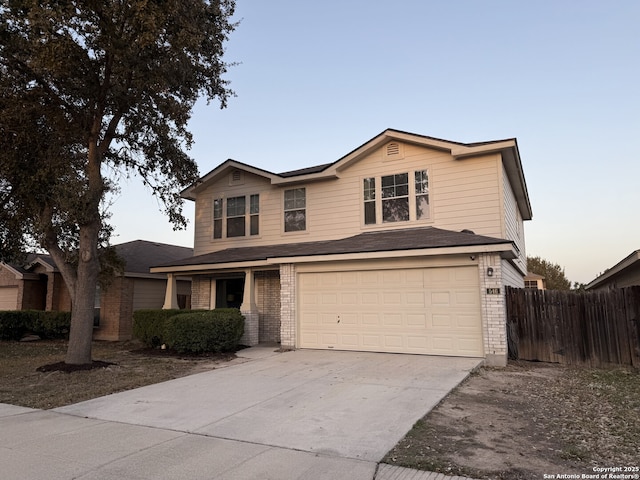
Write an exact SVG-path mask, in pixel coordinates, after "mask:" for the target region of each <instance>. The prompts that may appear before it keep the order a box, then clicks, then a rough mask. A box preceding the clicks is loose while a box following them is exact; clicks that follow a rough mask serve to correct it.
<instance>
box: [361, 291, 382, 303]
mask: <svg viewBox="0 0 640 480" xmlns="http://www.w3.org/2000/svg"><path fill="white" fill-rule="evenodd" d="M360 298H361V299H362V305H378V303H380V295H378V293H377V292H373V293H369V292H363V293H362V295H361V297H360Z"/></svg>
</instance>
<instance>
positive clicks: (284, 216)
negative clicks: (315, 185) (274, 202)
mask: <svg viewBox="0 0 640 480" xmlns="http://www.w3.org/2000/svg"><path fill="white" fill-rule="evenodd" d="M300 190H302V192H304V197H296V196H295V192H296V191H300ZM288 192H294V197H293V199H287V193H288ZM300 198H302V199H303V201H304V202H303V203H304V205H302V206H301V205H300V202H299V200H300ZM288 201H289V202H290V201H293V204H292V205H290V206H289V207H287V202H288ZM307 207H308V205H307V188H306V187H296V188H288V189H286V190H284V191H283V193H282V230H283V232H284V233H286V234H296V233H304V232H307V231H308V229H309V215H308V214H307ZM297 211H302V212H304V228H301V229H296V230H287V213H288V212H297Z"/></svg>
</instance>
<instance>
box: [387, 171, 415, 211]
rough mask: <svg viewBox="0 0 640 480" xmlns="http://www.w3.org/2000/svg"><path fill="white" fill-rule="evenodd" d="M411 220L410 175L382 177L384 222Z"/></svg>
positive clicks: (400, 174)
mask: <svg viewBox="0 0 640 480" xmlns="http://www.w3.org/2000/svg"><path fill="white" fill-rule="evenodd" d="M408 220H409V174H408V173H399V174H396V175H387V176H384V177H382V221H383V222H406V221H408Z"/></svg>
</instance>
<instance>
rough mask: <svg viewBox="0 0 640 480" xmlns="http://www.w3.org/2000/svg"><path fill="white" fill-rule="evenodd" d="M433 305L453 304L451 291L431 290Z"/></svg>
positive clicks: (445, 305) (446, 305)
mask: <svg viewBox="0 0 640 480" xmlns="http://www.w3.org/2000/svg"><path fill="white" fill-rule="evenodd" d="M431 305H434V306H438V305H439V306H444V307H449V306H450V305H451V292H449V291H446V292H443V291H436V292H431Z"/></svg>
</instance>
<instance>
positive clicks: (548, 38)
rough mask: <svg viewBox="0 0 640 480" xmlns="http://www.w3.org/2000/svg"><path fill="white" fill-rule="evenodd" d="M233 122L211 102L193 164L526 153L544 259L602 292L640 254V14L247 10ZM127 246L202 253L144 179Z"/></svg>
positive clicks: (249, 4)
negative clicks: (391, 147) (514, 148)
mask: <svg viewBox="0 0 640 480" xmlns="http://www.w3.org/2000/svg"><path fill="white" fill-rule="evenodd" d="M234 19H235V20H238V21H240V23H239V25H238V27H237V29H236V30H235V32H233V33H232V34H231V36H230V39H229V42H228V43H227V44H226V52H225V56H224V58H225V61H226V62H228V63H233V64H234V65H232V66H230V67H229V70H228V73H227V74H226V75H225V76H224V78H225V79H227V80H229V81H230V87H231V88H232V89H233V90H234V91H235V94H236V96H235V97H233V98H231V99H230V100H229V102H228V106H227V108H226V109H220V108H219V104H216V103H215V102H212V103H211V104H209V105H207V104H206V102H205V101H201V102H198V104H197V105H196V107H195V108H194V112H193V116H192V118H191V122H190V130H191V132H192V133H193V135H194V141H195V143H194V145H193V148H192V149H191V150H190V151H189V154H190V155H191V156H192V157H193V158H194V159H195V160H196V162H197V163H198V166H199V169H200V173H201V174H202V175H204V174H206V173H207V172H209V171H210V170H212V169H213V168H215V167H216V166H217V165H219V164H220V163H222V162H224V161H225V160H227V159H228V158H232V159H235V160H239V161H241V162H244V163H248V164H251V165H253V166H256V167H259V168H263V169H265V170H269V171H272V172H283V171H287V170H295V169H298V168H304V167H308V166H313V165H319V164H323V163H330V162H334V161H336V160H338V159H339V158H341V157H342V156H343V155H345V154H347V153H348V152H350V151H351V150H353V149H354V148H356V147H358V146H360V145H362V144H363V143H365V142H366V141H368V140H369V139H371V138H373V137H375V136H376V135H378V134H380V133H381V132H383V131H384V130H385V129H387V128H393V129H397V130H403V131H407V132H411V133H416V134H420V135H427V136H432V137H437V138H442V139H446V140H452V141H456V142H464V143H470V142H480V141H488V140H499V139H504V138H514V137H515V138H516V139H517V141H518V147H519V150H520V156H521V159H522V164H523V169H524V174H525V179H526V182H527V187H528V192H529V196H530V200H531V205H532V209H533V220H531V221H528V222H525V235H526V249H527V255H529V256H541V257H542V258H544V259H546V260H548V261H551V262H553V263H556V264H558V265H560V266H561V267H563V268H564V270H565V274H566V276H567V278H568V279H569V280H570V281H571V282H581V283H587V282H589V281H591V280H593V279H594V278H595V277H596V276H597V275H598V274H600V273H601V272H603V271H604V270H605V269H607V268H609V267H611V266H613V265H614V264H616V263H617V262H618V261H620V260H622V259H623V258H624V257H626V256H627V255H629V254H630V253H631V252H633V251H634V250H637V249H640V219H639V218H638V206H639V205H640V185H639V184H638V180H639V179H640V30H639V28H638V25H639V23H640V2H638V1H637V0H612V1H603V0H600V1H590V0H572V1H569V0H538V1H535V2H525V1H513V0H505V1H497V0H484V1H480V0H474V1H471V0H446V1H445V0H441V1H431V0H395V1H394V2H393V3H392V2H372V1H365V0H325V1H322V2H318V1H300V0H271V1H265V0H237V5H236V15H235V16H234ZM121 186H122V193H121V194H120V196H119V197H118V198H116V199H115V203H114V205H113V207H112V212H113V217H112V223H113V224H114V225H115V234H116V237H115V238H113V239H112V242H113V243H116V244H117V243H122V242H126V241H130V240H135V239H144V240H154V241H159V242H164V243H173V244H176V245H185V246H193V218H194V215H193V203H192V202H187V204H186V205H185V214H186V215H187V217H188V218H190V220H191V223H190V226H189V228H188V229H187V230H185V231H179V232H174V231H173V229H172V226H171V224H170V223H169V221H168V219H167V217H166V216H164V215H163V214H162V212H161V211H160V205H159V204H158V203H157V201H156V200H155V199H154V198H153V197H152V196H151V195H150V194H149V192H148V191H145V189H144V188H143V187H142V186H141V184H140V182H139V181H138V180H136V179H135V178H132V179H130V180H128V181H126V182H124V183H123V184H122V185H121Z"/></svg>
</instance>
